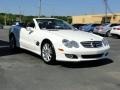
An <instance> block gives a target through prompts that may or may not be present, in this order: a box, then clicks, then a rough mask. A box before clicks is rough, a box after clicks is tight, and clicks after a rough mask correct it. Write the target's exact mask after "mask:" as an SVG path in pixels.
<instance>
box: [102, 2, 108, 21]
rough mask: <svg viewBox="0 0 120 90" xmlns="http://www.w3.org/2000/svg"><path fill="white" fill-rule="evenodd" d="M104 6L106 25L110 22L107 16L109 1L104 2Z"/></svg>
mask: <svg viewBox="0 0 120 90" xmlns="http://www.w3.org/2000/svg"><path fill="white" fill-rule="evenodd" d="M103 1H104V5H105V23H107V22H108V15H107V5H108V0H103Z"/></svg>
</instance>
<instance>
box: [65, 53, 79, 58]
mask: <svg viewBox="0 0 120 90" xmlns="http://www.w3.org/2000/svg"><path fill="white" fill-rule="evenodd" d="M65 56H66V57H67V58H70V59H78V57H77V56H76V55H74V54H65Z"/></svg>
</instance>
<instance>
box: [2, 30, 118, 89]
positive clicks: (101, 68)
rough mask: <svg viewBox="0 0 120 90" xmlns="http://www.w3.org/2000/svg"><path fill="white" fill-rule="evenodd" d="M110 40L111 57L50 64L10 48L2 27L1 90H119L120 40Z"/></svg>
mask: <svg viewBox="0 0 120 90" xmlns="http://www.w3.org/2000/svg"><path fill="white" fill-rule="evenodd" d="M107 39H108V41H109V43H110V46H111V49H110V53H109V59H104V60H97V61H89V62H80V63H65V62H58V63H57V64H56V65H47V64H45V63H44V62H43V61H42V60H41V57H40V56H38V55H36V54H33V53H31V52H29V51H26V50H20V51H18V52H13V51H11V50H10V49H9V46H8V30H0V90H120V39H113V38H107Z"/></svg>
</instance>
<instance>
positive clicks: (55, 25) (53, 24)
mask: <svg viewBox="0 0 120 90" xmlns="http://www.w3.org/2000/svg"><path fill="white" fill-rule="evenodd" d="M37 23H38V25H39V27H40V29H52V30H53V29H57V30H58V29H60V30H72V29H74V28H73V26H72V25H70V24H68V23H67V22H65V21H63V20H59V19H37Z"/></svg>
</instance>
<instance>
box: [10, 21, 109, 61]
mask: <svg viewBox="0 0 120 90" xmlns="http://www.w3.org/2000/svg"><path fill="white" fill-rule="evenodd" d="M33 21H34V23H35V28H34V29H33V28H30V27H27V28H22V27H20V26H12V28H13V29H11V31H10V33H14V35H15V38H16V40H17V46H18V47H20V48H23V49H26V50H29V51H31V52H34V53H36V54H38V55H41V43H42V41H43V40H44V39H49V40H50V41H51V42H52V44H53V46H54V49H55V52H56V60H58V61H70V62H71V61H72V62H74V61H87V60H98V59H103V58H106V57H107V56H106V54H107V53H108V51H109V48H110V46H109V45H107V46H104V45H103V46H102V47H100V48H85V47H83V46H82V45H81V44H80V42H83V41H102V40H103V37H100V36H98V35H95V34H92V33H87V32H83V31H75V30H58V31H54V30H53V31H52V30H41V29H40V28H39V26H38V24H37V21H36V19H33ZM15 28H17V30H15ZM30 29H32V30H30ZM63 39H68V40H74V41H76V42H77V43H78V44H79V46H80V47H79V48H74V47H73V48H67V47H66V46H64V44H63V43H62V40H63ZM37 42H39V46H37V45H36V43H37ZM59 49H63V50H64V51H60V50H59ZM65 54H75V55H77V57H78V59H70V58H67V57H66V56H65ZM95 54H103V56H102V57H100V58H82V57H81V55H95Z"/></svg>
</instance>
